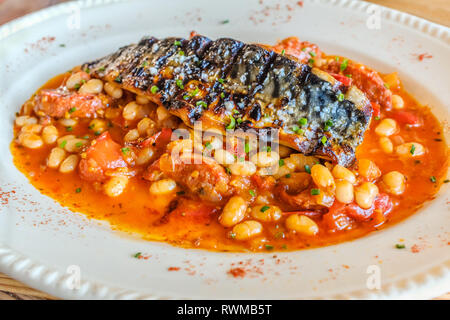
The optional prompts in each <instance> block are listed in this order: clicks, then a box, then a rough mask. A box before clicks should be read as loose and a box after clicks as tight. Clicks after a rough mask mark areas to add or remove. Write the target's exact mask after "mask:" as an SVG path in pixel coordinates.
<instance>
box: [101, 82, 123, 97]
mask: <svg viewBox="0 0 450 320" xmlns="http://www.w3.org/2000/svg"><path fill="white" fill-rule="evenodd" d="M104 89H105V92H106V93H107V94H108V95H110V96H111V97H113V98H114V99H120V98H122V95H123V90H122V89H121V88H120V87H119V86H117V85H115V84H112V83H110V82H107V83H105V86H104Z"/></svg>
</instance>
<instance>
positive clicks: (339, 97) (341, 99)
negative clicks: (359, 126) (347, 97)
mask: <svg viewBox="0 0 450 320" xmlns="http://www.w3.org/2000/svg"><path fill="white" fill-rule="evenodd" d="M338 101H344V94H343V93H341V94H339V95H338Z"/></svg>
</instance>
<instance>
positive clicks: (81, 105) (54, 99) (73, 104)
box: [35, 89, 111, 118]
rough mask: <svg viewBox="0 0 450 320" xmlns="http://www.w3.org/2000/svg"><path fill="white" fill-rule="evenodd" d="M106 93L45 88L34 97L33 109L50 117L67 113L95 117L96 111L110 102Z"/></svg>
mask: <svg viewBox="0 0 450 320" xmlns="http://www.w3.org/2000/svg"><path fill="white" fill-rule="evenodd" d="M110 100H111V98H110V97H108V96H106V95H102V94H99V95H93V94H81V93H67V92H63V91H60V90H58V89H56V90H54V89H45V90H42V91H41V92H39V94H37V95H36V98H35V103H36V107H35V111H36V112H42V113H44V114H46V115H48V116H50V117H57V118H62V117H64V116H65V115H66V114H67V113H69V114H70V116H71V117H73V118H95V117H97V111H98V110H100V109H105V108H106V106H107V105H108V104H109V103H110V102H111V101H110Z"/></svg>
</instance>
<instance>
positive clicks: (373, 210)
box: [323, 193, 393, 231]
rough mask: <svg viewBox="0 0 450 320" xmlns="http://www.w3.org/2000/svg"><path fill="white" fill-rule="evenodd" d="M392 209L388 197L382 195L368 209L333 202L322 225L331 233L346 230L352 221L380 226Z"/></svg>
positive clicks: (351, 204) (352, 204) (353, 204)
mask: <svg viewBox="0 0 450 320" xmlns="http://www.w3.org/2000/svg"><path fill="white" fill-rule="evenodd" d="M392 208H393V204H392V201H391V200H390V199H389V196H388V195H387V194H384V193H382V194H379V195H378V196H377V197H376V199H375V201H374V203H373V205H372V207H370V208H369V209H362V208H361V207H359V206H358V205H357V204H355V203H349V204H343V203H339V202H335V203H334V204H333V206H332V207H331V208H330V210H329V212H328V213H327V214H325V215H324V216H323V219H324V223H325V224H326V225H327V226H328V227H329V228H330V230H333V231H336V230H344V229H347V228H348V227H349V226H350V225H351V222H352V221H361V222H364V221H365V222H367V221H371V222H372V224H374V225H380V224H382V223H384V221H385V220H386V219H385V217H386V215H388V214H389V212H390V211H391V210H392ZM346 217H347V218H348V219H347V218H346Z"/></svg>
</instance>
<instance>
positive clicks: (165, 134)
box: [139, 128, 172, 148]
mask: <svg viewBox="0 0 450 320" xmlns="http://www.w3.org/2000/svg"><path fill="white" fill-rule="evenodd" d="M171 139H172V129H170V128H162V130H161V131H159V132H157V133H155V134H154V135H153V136H151V137H149V138H147V139H145V140H144V141H142V142H141V144H140V145H139V146H140V147H141V148H145V147H147V146H150V145H156V147H157V148H161V147H163V146H165V145H167V144H168V143H169V142H170V141H171Z"/></svg>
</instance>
